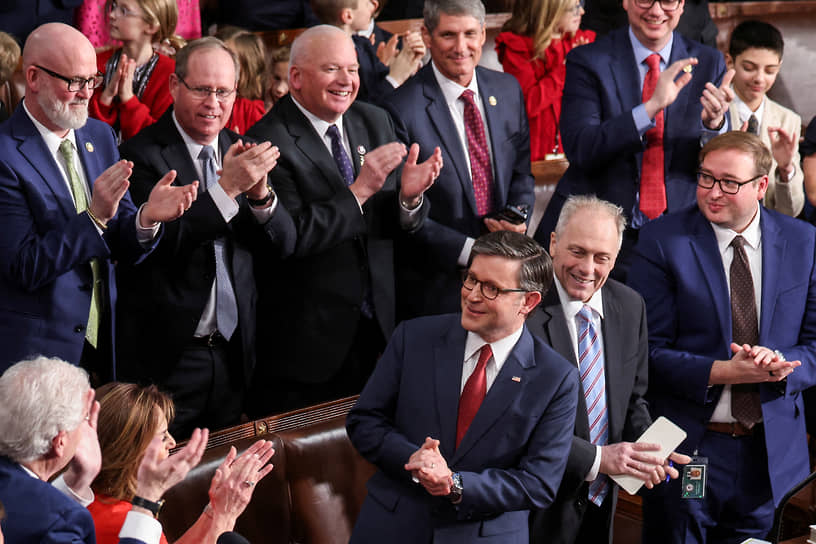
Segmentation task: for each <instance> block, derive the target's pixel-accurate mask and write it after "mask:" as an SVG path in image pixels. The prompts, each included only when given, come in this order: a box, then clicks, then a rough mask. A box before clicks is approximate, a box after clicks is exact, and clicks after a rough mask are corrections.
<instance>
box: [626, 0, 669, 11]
mask: <svg viewBox="0 0 816 544" xmlns="http://www.w3.org/2000/svg"><path fill="white" fill-rule="evenodd" d="M634 2H635V5H636V6H637V7H639V8H641V9H650V8H651V7H652V6H653V5H654V3H655V2H658V3H659V4H660V8H661V9H662V10H663V11H665V12H667V13H669V12H672V11H674V10H676V9H677V8H678V6H680V0H634Z"/></svg>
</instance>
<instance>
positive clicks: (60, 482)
mask: <svg viewBox="0 0 816 544" xmlns="http://www.w3.org/2000/svg"><path fill="white" fill-rule="evenodd" d="M51 485H53V486H54V487H55V488H57V489H58V490H59V491H61V492H62V493H63V495H67V496H68V497H69V498H71V499H74V500H75V501H76V502H78V503H79V504H81V505H82V506H83V507H84V508H88V505H89V504H91V503H92V502H93V501H94V497H93V493H91V494H90V497H83V496H82V495H80V494H79V493H77V492H75V491H74V490H73V489H71V488H70V487H68V484H66V483H65V478H63V477H62V475H60V477H59V478H57V479H56V480H54V481H53V482H52V483H51Z"/></svg>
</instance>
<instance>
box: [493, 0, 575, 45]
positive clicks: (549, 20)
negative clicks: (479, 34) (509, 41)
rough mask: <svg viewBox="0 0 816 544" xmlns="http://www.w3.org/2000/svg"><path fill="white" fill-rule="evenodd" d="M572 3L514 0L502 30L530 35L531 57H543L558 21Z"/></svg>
mask: <svg viewBox="0 0 816 544" xmlns="http://www.w3.org/2000/svg"><path fill="white" fill-rule="evenodd" d="M573 5H574V0H516V1H515V2H514V3H513V13H512V14H511V15H510V18H509V19H507V21H506V22H505V23H504V26H502V31H503V32H513V33H514V34H519V35H521V36H529V37H531V38H532V39H533V58H536V57H538V58H544V52H545V51H546V50H547V47H549V46H550V43H552V40H553V35H554V34H555V33H556V31H557V30H558V29H557V26H558V23H559V22H560V21H561V19H562V18H563V17H564V14H565V13H567V11H568V10H569V9H570V8H571V7H572V6H573Z"/></svg>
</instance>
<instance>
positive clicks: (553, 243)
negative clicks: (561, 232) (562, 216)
mask: <svg viewBox="0 0 816 544" xmlns="http://www.w3.org/2000/svg"><path fill="white" fill-rule="evenodd" d="M556 244H557V241H556V238H555V231H552V232H551V233H550V251H549V253H550V256H551V257H552V254H553V251H555V246H556Z"/></svg>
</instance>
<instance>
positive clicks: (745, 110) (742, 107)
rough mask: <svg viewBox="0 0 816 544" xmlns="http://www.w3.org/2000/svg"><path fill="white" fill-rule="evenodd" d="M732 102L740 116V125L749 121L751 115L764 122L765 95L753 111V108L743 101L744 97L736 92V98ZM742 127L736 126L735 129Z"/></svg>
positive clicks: (759, 121)
mask: <svg viewBox="0 0 816 544" xmlns="http://www.w3.org/2000/svg"><path fill="white" fill-rule="evenodd" d="M731 103H732V104H733V105H734V106H735V107H736V108H737V116H738V117H739V121H740V125H742V123H744V122H745V121H747V120H748V119H749V118H750V117H751V115H753V116H754V117H756V120H757V122H758V123H760V124H762V114H763V113H765V97H764V96H763V97H762V102H760V104H759V107H758V108H757V109H756V111H751V108H749V107H748V104H746V103H745V102H743V101H742V99H741V98H740V97H739V96H737V93H734V100H732V101H731ZM739 128H740V127H734V130H738V129H739Z"/></svg>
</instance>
